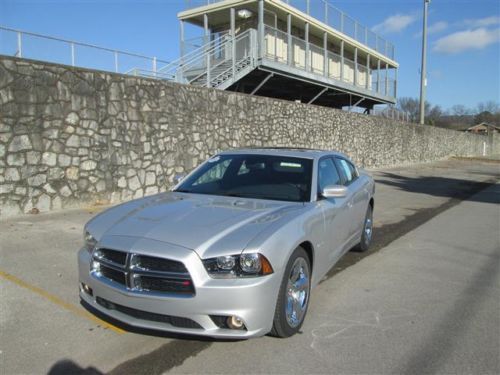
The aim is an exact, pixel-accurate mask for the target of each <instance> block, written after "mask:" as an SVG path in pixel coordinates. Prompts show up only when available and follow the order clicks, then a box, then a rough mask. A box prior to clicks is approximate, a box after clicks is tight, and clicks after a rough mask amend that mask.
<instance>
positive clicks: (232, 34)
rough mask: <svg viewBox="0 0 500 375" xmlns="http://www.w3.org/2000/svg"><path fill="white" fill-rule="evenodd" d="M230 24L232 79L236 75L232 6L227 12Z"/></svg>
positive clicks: (234, 26)
mask: <svg viewBox="0 0 500 375" xmlns="http://www.w3.org/2000/svg"><path fill="white" fill-rule="evenodd" d="M229 13H230V14H229V17H230V24H231V38H232V41H231V69H232V74H233V79H234V77H235V76H236V11H235V9H234V8H231V9H230V12H229Z"/></svg>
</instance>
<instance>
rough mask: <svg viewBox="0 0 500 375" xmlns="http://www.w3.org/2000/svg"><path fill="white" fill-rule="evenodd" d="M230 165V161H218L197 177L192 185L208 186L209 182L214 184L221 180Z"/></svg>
mask: <svg viewBox="0 0 500 375" xmlns="http://www.w3.org/2000/svg"><path fill="white" fill-rule="evenodd" d="M230 163H231V159H226V160H219V161H217V162H215V163H214V164H213V165H212V166H210V168H208V170H206V171H205V173H203V174H202V175H201V176H199V177H198V178H197V179H196V181H194V182H193V185H195V186H196V185H200V184H208V183H210V182H216V181H219V180H221V179H222V178H223V177H224V173H226V170H227V167H229V164H230Z"/></svg>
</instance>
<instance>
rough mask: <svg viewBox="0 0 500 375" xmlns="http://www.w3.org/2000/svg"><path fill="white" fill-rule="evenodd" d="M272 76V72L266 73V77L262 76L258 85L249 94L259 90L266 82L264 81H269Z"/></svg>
mask: <svg viewBox="0 0 500 375" xmlns="http://www.w3.org/2000/svg"><path fill="white" fill-rule="evenodd" d="M273 76H274V73H269V74H268V75H267V77H266V78H264V79H263V80H262V82H261V83H259V85H258V86H257V87H256V88H254V89H253V91H252V92H251V93H250V95H254V94H255V93H256V92H257V91H259V90H260V89H261V88H262V86H264V85H265V84H266V82H267V81H269V80H270V79H271V78H272V77H273Z"/></svg>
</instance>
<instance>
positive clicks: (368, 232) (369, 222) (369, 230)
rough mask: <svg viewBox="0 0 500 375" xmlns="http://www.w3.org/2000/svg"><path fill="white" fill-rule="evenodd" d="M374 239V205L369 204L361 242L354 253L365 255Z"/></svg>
mask: <svg viewBox="0 0 500 375" xmlns="http://www.w3.org/2000/svg"><path fill="white" fill-rule="evenodd" d="M372 238H373V209H372V205H371V204H369V205H368V208H367V209H366V215H365V221H364V222H363V233H362V235H361V241H360V242H359V244H357V245H356V246H355V247H354V249H353V250H354V251H357V252H360V253H363V252H365V251H367V250H368V249H369V248H370V245H371V243H372Z"/></svg>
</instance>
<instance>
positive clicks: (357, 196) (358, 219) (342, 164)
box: [335, 157, 368, 239]
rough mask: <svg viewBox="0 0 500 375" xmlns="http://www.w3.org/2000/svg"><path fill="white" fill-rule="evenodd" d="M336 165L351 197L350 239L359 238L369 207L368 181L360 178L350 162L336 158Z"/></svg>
mask: <svg viewBox="0 0 500 375" xmlns="http://www.w3.org/2000/svg"><path fill="white" fill-rule="evenodd" d="M335 163H336V165H337V167H338V168H339V170H340V173H341V175H342V178H343V184H344V185H345V186H347V188H348V190H349V196H350V201H349V204H350V208H351V211H350V215H351V225H350V228H349V233H350V239H353V237H357V236H358V235H359V233H360V231H361V228H362V226H363V223H364V219H365V215H366V208H367V205H368V198H367V194H368V193H367V189H366V186H365V185H366V181H364V180H363V179H361V178H360V177H359V174H358V171H357V169H356V167H355V166H354V164H352V163H351V162H350V161H348V160H346V159H344V158H341V157H336V158H335Z"/></svg>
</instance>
